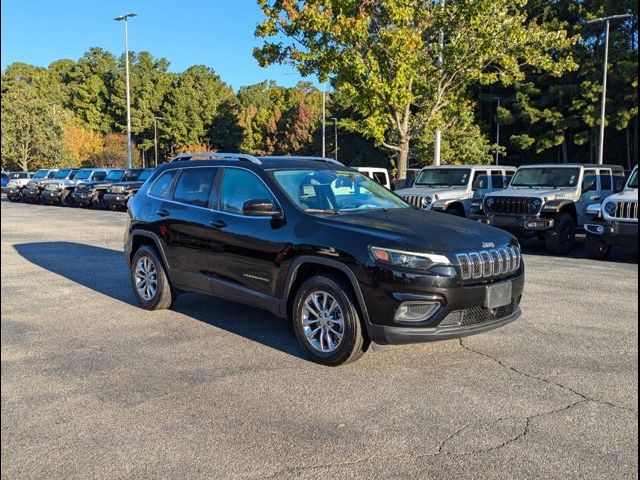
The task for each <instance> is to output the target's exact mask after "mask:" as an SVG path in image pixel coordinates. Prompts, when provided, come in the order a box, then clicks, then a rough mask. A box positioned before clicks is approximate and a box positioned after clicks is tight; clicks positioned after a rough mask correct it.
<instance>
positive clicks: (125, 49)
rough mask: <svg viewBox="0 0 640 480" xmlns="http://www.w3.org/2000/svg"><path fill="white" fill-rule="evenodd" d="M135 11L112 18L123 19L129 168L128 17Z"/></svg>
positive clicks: (131, 162) (128, 160) (129, 163)
mask: <svg viewBox="0 0 640 480" xmlns="http://www.w3.org/2000/svg"><path fill="white" fill-rule="evenodd" d="M136 16H137V14H135V13H127V14H125V15H120V16H119V17H116V18H114V20H115V21H117V22H121V21H124V69H125V77H126V84H127V164H128V165H129V168H131V167H132V166H133V157H132V154H131V99H130V94H129V29H128V25H129V20H128V19H129V18H130V17H136Z"/></svg>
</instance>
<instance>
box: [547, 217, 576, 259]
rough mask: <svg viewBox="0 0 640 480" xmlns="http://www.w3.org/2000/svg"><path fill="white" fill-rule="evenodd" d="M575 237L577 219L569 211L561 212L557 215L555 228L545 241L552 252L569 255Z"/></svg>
mask: <svg viewBox="0 0 640 480" xmlns="http://www.w3.org/2000/svg"><path fill="white" fill-rule="evenodd" d="M575 239H576V221H575V220H574V219H573V217H572V216H571V215H569V214H568V213H561V214H560V215H558V216H557V217H556V219H555V223H554V225H553V229H551V231H549V232H548V233H547V234H546V235H545V237H544V242H545V246H546V247H547V250H549V252H551V253H552V254H554V255H568V254H569V252H571V249H572V248H573V243H574V242H575Z"/></svg>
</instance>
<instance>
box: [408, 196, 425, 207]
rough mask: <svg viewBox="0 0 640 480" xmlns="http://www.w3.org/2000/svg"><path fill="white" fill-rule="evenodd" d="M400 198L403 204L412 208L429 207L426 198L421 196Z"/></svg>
mask: <svg viewBox="0 0 640 480" xmlns="http://www.w3.org/2000/svg"><path fill="white" fill-rule="evenodd" d="M402 198H403V199H404V201H405V202H407V203H410V204H411V205H413V206H414V207H418V208H427V207H428V206H429V201H428V200H427V197H424V196H422V195H404V196H403V197H402Z"/></svg>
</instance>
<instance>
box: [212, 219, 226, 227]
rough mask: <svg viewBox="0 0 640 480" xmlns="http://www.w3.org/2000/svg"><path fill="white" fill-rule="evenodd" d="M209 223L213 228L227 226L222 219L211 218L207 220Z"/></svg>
mask: <svg viewBox="0 0 640 480" xmlns="http://www.w3.org/2000/svg"><path fill="white" fill-rule="evenodd" d="M209 225H211V226H212V227H213V228H224V227H226V226H227V222H225V221H223V220H211V221H210V222H209Z"/></svg>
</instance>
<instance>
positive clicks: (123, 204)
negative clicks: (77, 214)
mask: <svg viewBox="0 0 640 480" xmlns="http://www.w3.org/2000/svg"><path fill="white" fill-rule="evenodd" d="M129 196H130V195H129V194H127V193H105V194H104V197H103V198H104V200H105V201H106V202H107V204H108V205H109V208H111V209H113V210H126V209H127V201H128V200H129Z"/></svg>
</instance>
